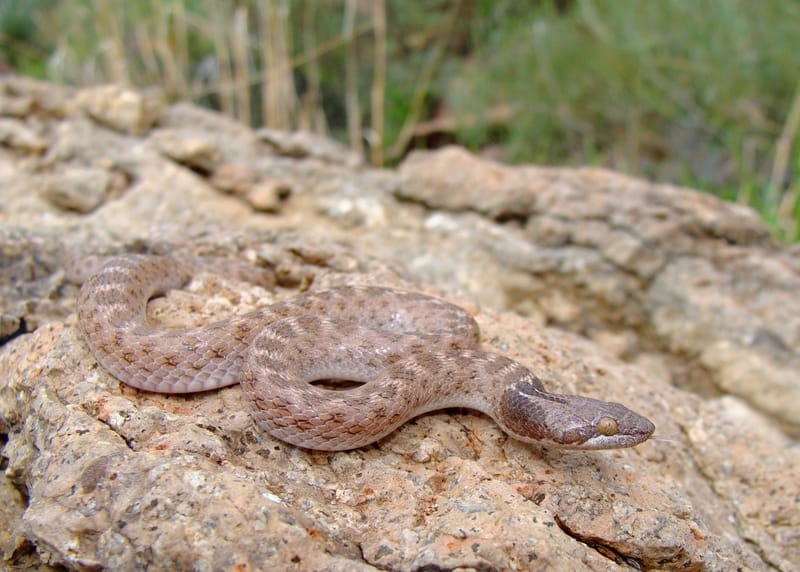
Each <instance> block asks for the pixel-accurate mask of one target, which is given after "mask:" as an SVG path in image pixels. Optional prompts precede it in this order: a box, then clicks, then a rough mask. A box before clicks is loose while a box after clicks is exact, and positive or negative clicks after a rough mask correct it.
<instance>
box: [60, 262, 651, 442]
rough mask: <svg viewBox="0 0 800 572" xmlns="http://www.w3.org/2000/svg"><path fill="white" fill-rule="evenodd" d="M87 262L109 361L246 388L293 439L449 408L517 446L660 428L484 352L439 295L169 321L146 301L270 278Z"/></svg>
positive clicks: (136, 371) (278, 433) (87, 298)
mask: <svg viewBox="0 0 800 572" xmlns="http://www.w3.org/2000/svg"><path fill="white" fill-rule="evenodd" d="M98 261H100V262H98ZM83 263H85V266H86V268H88V267H91V268H92V270H91V272H87V271H86V270H85V268H83V269H79V270H73V271H72V274H73V275H75V276H77V281H82V282H83V285H82V286H81V289H80V292H79V294H78V300H77V306H76V308H77V321H78V329H79V331H80V333H81V335H82V337H83V339H84V340H85V342H86V344H87V345H88V348H89V349H90V350H91V353H92V354H93V355H94V357H95V359H96V361H97V362H98V363H99V364H100V366H102V368H103V369H104V370H106V371H107V372H108V373H109V374H111V375H112V376H113V377H115V378H117V379H118V380H119V381H121V382H123V383H125V384H127V385H129V386H132V387H135V388H138V389H140V390H144V391H150V392H158V393H168V394H182V393H192V392H202V391H208V390H213V389H217V388H221V387H224V386H228V385H233V384H236V383H239V384H241V387H242V391H243V395H244V396H245V398H246V401H247V402H248V403H249V407H250V412H251V414H252V416H253V418H254V420H255V422H256V423H257V425H258V426H259V427H261V428H262V429H263V430H264V431H266V432H267V433H269V434H270V435H272V436H273V437H275V438H277V439H279V440H281V441H285V442H287V443H290V444H292V445H295V446H298V447H302V448H307V449H316V450H323V451H343V450H349V449H356V448H360V447H365V446H367V445H369V444H371V443H374V442H376V441H378V440H380V439H382V438H384V437H386V436H388V435H389V434H391V433H392V432H393V431H394V430H395V429H397V428H398V427H400V426H401V425H403V424H404V423H406V422H407V421H408V420H410V419H412V418H415V417H417V416H419V415H422V414H425V413H428V412H431V411H435V410H440V409H448V408H467V409H473V410H477V411H479V412H481V413H484V414H486V415H488V416H489V417H491V418H492V419H493V420H494V421H495V422H496V423H497V425H499V426H500V428H501V429H502V430H503V431H504V432H505V433H507V434H508V435H510V436H511V437H513V438H515V439H517V440H519V441H523V442H526V443H534V444H539V445H543V446H553V447H562V448H573V449H614V448H622V447H632V446H634V445H637V444H639V443H642V442H643V441H645V440H647V439H648V438H649V437H650V436H651V435H652V433H653V431H654V429H655V426H654V425H653V423H652V422H650V421H649V420H648V419H646V418H645V417H643V416H642V415H639V414H638V413H635V412H634V411H632V410H630V409H628V408H627V407H625V406H623V405H621V404H619V403H614V402H607V401H601V400H598V399H593V398H590V397H584V396H579V395H562V394H556V393H551V392H549V391H547V390H546V389H545V388H544V386H543V384H542V382H541V380H540V379H539V377H537V376H536V375H535V374H534V373H533V372H532V371H531V370H530V369H529V368H528V367H526V366H525V365H523V364H521V363H519V362H518V361H515V360H512V359H510V358H509V357H506V356H503V355H501V354H497V353H492V352H488V351H484V350H482V349H481V347H480V329H479V327H478V324H477V322H476V321H475V319H474V318H473V317H472V315H471V314H470V313H469V312H467V311H466V310H465V309H463V308H461V307H459V306H456V305H454V304H451V303H449V302H447V301H445V300H443V299H441V298H438V297H434V296H430V295H427V294H422V293H419V292H414V291H409V290H403V289H398V288H390V287H381V286H351V285H346V286H334V287H330V288H325V289H318V290H315V289H313V288H310V289H308V290H306V291H305V292H302V293H300V294H297V295H295V296H293V297H291V298H288V299H286V300H283V301H279V302H276V303H273V304H271V305H268V306H266V307H264V308H261V309H258V310H255V311H251V312H248V313H244V314H239V315H234V316H232V317H230V318H227V319H223V320H218V321H215V322H211V323H209V324H206V325H201V326H196V327H189V328H183V329H164V328H159V327H155V326H153V325H151V324H150V323H149V322H148V319H147V314H146V308H147V304H148V301H149V300H150V299H152V298H154V297H156V296H159V295H164V294H165V293H167V292H168V291H169V290H172V289H178V288H182V287H185V286H186V285H187V284H188V283H189V282H190V281H191V280H192V279H193V278H194V277H195V276H197V275H198V274H199V273H203V272H211V273H217V274H220V275H227V276H230V275H234V276H233V277H235V278H237V279H243V280H247V281H249V282H255V283H261V284H265V285H270V286H271V285H273V282H274V279H273V278H272V277H271V276H270V275H269V274H268V271H267V270H266V269H263V268H260V267H258V266H257V265H255V264H250V263H248V262H244V261H241V262H240V261H233V260H226V259H220V258H201V257H198V258H189V257H177V256H158V255H149V254H124V255H117V256H111V257H104V258H102V257H99V258H93V257H86V258H85V260H83V261H81V264H83ZM77 267H78V266H76V268H77ZM69 274H70V272H69V271H68V275H69ZM326 381H327V383H325V382H326ZM344 382H348V383H347V384H345V383H344ZM345 385H347V386H345Z"/></svg>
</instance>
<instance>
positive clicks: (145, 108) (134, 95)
mask: <svg viewBox="0 0 800 572" xmlns="http://www.w3.org/2000/svg"><path fill="white" fill-rule="evenodd" d="M77 105H78V107H80V108H81V109H82V110H83V111H84V112H86V113H87V114H88V115H89V116H90V117H91V118H92V119H94V120H96V121H98V122H99V123H101V124H102V125H105V126H107V127H110V128H112V129H115V130H117V131H120V132H122V133H127V134H130V135H142V134H144V133H146V132H147V131H148V130H149V129H150V127H152V126H153V125H155V123H156V122H157V121H158V120H159V118H160V117H161V112H162V110H163V107H164V98H163V96H162V95H161V94H159V93H156V92H151V93H147V94H145V93H140V92H137V91H134V90H132V89H127V88H123V87H120V86H116V85H102V86H98V87H93V88H88V89H84V90H82V91H81V92H80V93H79V94H78V97H77Z"/></svg>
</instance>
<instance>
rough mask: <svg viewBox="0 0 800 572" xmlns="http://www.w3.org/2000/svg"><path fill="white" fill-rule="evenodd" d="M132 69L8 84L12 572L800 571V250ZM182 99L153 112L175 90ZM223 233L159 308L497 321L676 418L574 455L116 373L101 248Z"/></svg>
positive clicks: (610, 192) (153, 247)
mask: <svg viewBox="0 0 800 572" xmlns="http://www.w3.org/2000/svg"><path fill="white" fill-rule="evenodd" d="M158 101H159V100H158V99H157V98H152V96H144V95H140V94H136V93H135V92H130V91H128V90H121V89H117V88H111V87H106V88H102V89H99V88H96V89H92V90H86V91H84V92H76V91H75V90H73V89H70V88H62V87H59V86H54V85H48V84H41V83H37V82H33V81H30V80H25V79H21V78H14V77H10V78H3V80H2V81H1V82H0V115H2V116H0V193H2V201H0V225H2V226H0V295H1V300H2V301H1V302H0V337H2V339H4V340H5V343H4V345H3V346H2V347H0V431H2V434H3V441H2V443H3V449H2V467H3V469H4V474H5V478H4V479H3V480H2V481H0V483H2V486H0V495H2V497H1V498H2V502H1V503H0V520H2V522H6V523H8V524H9V525H8V526H3V527H0V557H2V558H3V565H4V566H5V567H6V568H8V569H11V570H29V569H42V570H46V569H49V567H53V569H59V568H61V569H63V568H66V569H75V570H97V569H109V570H141V569H145V568H147V569H150V570H189V569H193V570H462V569H463V570H468V569H475V570H545V569H559V570H561V569H565V570H567V569H569V570H574V569H590V570H617V569H625V568H639V569H658V570H732V569H750V570H781V571H790V570H795V569H797V567H798V566H800V450H798V445H797V441H796V440H795V439H796V437H797V435H798V433H800V423H799V422H798V420H799V419H800V357H799V356H800V304H798V303H797V294H796V293H797V292H800V256H798V254H799V253H798V251H797V249H794V250H786V249H781V248H780V247H779V246H778V245H776V244H775V243H774V241H773V240H772V239H771V238H770V235H769V233H768V231H767V229H766V228H765V227H764V225H763V224H761V223H760V222H759V220H758V219H757V217H756V216H755V215H754V214H753V213H752V212H750V211H748V210H746V209H743V208H741V207H738V206H735V205H730V204H726V203H722V202H720V201H718V200H716V199H714V198H713V197H710V196H707V195H704V194H699V193H695V192H693V191H690V190H687V189H682V188H676V187H671V186H665V185H655V184H651V183H647V182H645V181H640V180H636V179H631V178H629V177H625V176H622V175H619V174H615V173H612V172H608V171H603V170H598V169H578V170H572V169H552V168H538V167H507V166H503V165H499V164H496V163H493V162H489V161H486V160H483V159H481V158H478V157H475V156H473V155H470V154H469V153H467V152H466V151H464V150H461V149H458V148H448V149H443V150H440V151H437V152H431V153H419V154H414V155H412V156H411V157H409V158H408V159H407V160H406V161H405V162H404V163H403V164H402V165H401V166H400V167H399V169H398V170H397V171H389V170H374V169H369V168H366V167H364V166H363V165H361V164H360V163H359V161H358V160H357V159H355V158H353V156H352V155H351V154H350V153H348V152H347V151H346V150H345V149H342V148H341V147H339V146H338V145H336V144H335V143H332V142H330V141H327V140H320V139H319V138H316V137H308V136H294V135H286V134H280V133H274V132H266V131H263V132H259V133H254V132H252V131H250V130H248V129H247V128H245V127H242V126H241V125H237V124H235V123H233V122H231V121H230V120H228V119H226V118H224V117H221V116H219V115H216V114H213V113H210V112H207V111H203V110H201V109H198V108H195V107H193V106H191V105H187V104H177V105H173V106H168V107H163V106H162V105H161V104H160V103H158ZM153 102H155V103H153ZM118 251H150V252H178V253H187V254H197V253H213V254H217V255H226V256H230V257H241V258H244V259H248V260H251V261H253V262H255V263H257V264H261V265H264V266H267V267H270V268H272V269H273V270H274V272H275V275H276V277H277V281H278V286H277V288H276V289H275V291H265V290H263V289H261V288H258V287H256V286H252V285H249V284H241V283H235V282H232V281H230V280H228V279H226V278H225V277H218V276H211V275H207V276H206V275H204V276H200V277H198V278H197V279H196V280H194V281H193V282H192V283H191V284H190V285H189V286H188V287H187V289H186V290H181V291H174V292H170V293H168V295H167V296H166V297H164V298H159V299H157V300H154V301H153V302H151V304H150V306H149V312H150V315H151V319H152V320H153V321H154V322H157V323H161V324H163V325H164V326H165V327H177V326H185V325H193V324H202V323H206V322H208V321H211V320H213V319H218V318H220V317H224V316H226V315H230V314H232V313H237V312H243V311H246V310H249V309H252V308H256V307H260V306H264V305H267V304H269V303H271V302H272V301H274V300H277V299H283V298H286V297H290V296H292V295H293V294H295V293H296V292H298V291H299V290H303V289H307V288H319V287H324V286H326V285H330V284H341V283H370V284H388V285H404V286H407V287H411V288H416V289H419V290H422V291H427V292H431V293H436V294H439V295H443V296H445V297H447V298H448V299H450V300H451V301H453V302H456V303H459V304H461V305H463V306H465V307H467V308H468V309H470V311H472V312H473V313H474V314H475V315H476V318H477V319H478V321H479V323H480V324H481V328H482V331H483V344H484V346H485V347H487V348H490V349H491V350H492V351H496V352H499V353H503V354H507V355H509V356H511V357H513V358H515V359H518V360H520V361H522V362H524V363H525V364H527V365H529V366H530V367H531V368H532V369H534V370H535V371H536V372H538V373H539V374H540V376H541V377H542V378H543V380H544V381H545V383H546V384H547V385H548V387H549V388H551V389H552V390H554V391H560V392H576V393H583V394H587V395H591V396H595V397H600V398H603V399H609V400H615V401H620V402H623V403H625V404H627V405H629V406H630V407H632V408H633V409H635V410H637V411H639V412H641V413H643V414H644V415H646V416H648V417H649V418H650V419H652V420H653V421H654V422H655V423H656V426H657V432H656V435H655V436H654V438H652V439H651V440H650V441H648V442H647V443H645V444H643V445H641V446H639V447H637V448H634V449H626V450H620V451H599V452H577V451H557V450H548V449H544V448H541V447H535V446H531V445H525V444H521V443H518V442H516V441H513V440H510V439H508V438H507V437H506V436H505V435H504V434H503V433H502V432H501V431H500V430H499V429H498V428H497V426H496V425H494V423H492V421H491V420H490V419H487V418H485V417H483V416H481V415H480V414H477V413H473V412H468V411H444V412H437V413H434V414H430V415H426V416H423V417H421V418H418V419H416V420H415V421H413V422H410V423H407V424H406V425H405V426H403V427H401V428H400V429H399V430H398V431H396V432H395V433H393V434H392V435H390V436H388V437H386V438H385V439H383V440H381V441H380V442H379V443H378V444H376V445H374V446H370V447H367V448H364V449H361V450H356V451H350V452H344V453H335V454H330V453H318V452H310V451H306V450H302V449H298V448H295V447H291V446H288V445H285V444H283V443H281V442H279V441H276V440H274V439H272V438H271V437H270V436H268V435H265V434H264V433H262V432H261V431H259V430H258V428H257V427H256V426H255V425H254V424H253V422H252V420H251V419H250V417H249V415H248V414H247V412H246V411H247V407H246V405H245V404H244V403H243V400H242V396H241V392H240V390H239V388H238V387H235V386H234V387H230V388H226V389H224V390H221V391H217V392H211V393H207V394H199V395H191V396H165V395H156V394H150V393H143V392H139V391H136V390H133V389H130V388H127V387H124V386H121V384H120V383H119V382H117V381H116V380H115V379H113V378H111V377H110V376H109V375H107V374H106V373H105V372H104V371H102V370H101V369H100V368H98V366H97V363H96V362H95V360H94V359H93V357H92V356H91V355H90V354H89V353H88V351H87V349H86V346H85V345H84V343H83V342H82V340H81V339H80V337H79V336H78V334H77V330H76V327H75V318H74V313H73V310H74V303H75V298H76V294H77V288H76V287H75V286H73V285H70V284H67V283H66V282H65V280H64V272H63V266H64V262H65V260H66V259H67V257H69V256H74V255H76V253H86V252H91V253H97V252H102V253H108V252H118Z"/></svg>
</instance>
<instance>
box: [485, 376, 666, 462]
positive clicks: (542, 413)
mask: <svg viewBox="0 0 800 572" xmlns="http://www.w3.org/2000/svg"><path fill="white" fill-rule="evenodd" d="M537 381H538V380H537ZM500 410H501V417H502V419H498V422H499V423H500V424H501V425H502V426H503V427H504V429H505V430H506V431H507V432H508V433H509V434H510V435H512V436H513V437H515V438H517V439H519V440H521V441H525V442H528V443H536V444H540V445H552V446H554V447H561V448H565V449H620V448H623V447H633V446H634V445H638V444H639V443H642V442H643V441H646V440H647V439H648V438H649V437H650V436H651V435H652V434H653V431H654V430H655V425H653V423H652V422H650V420H648V419H647V418H645V417H643V416H641V415H639V414H638V413H635V412H633V411H631V410H630V409H628V408H627V407H625V406H624V405H621V404H619V403H612V402H608V401H600V400H598V399H592V398H590V397H582V396H577V395H556V394H552V393H548V392H546V391H543V390H542V389H541V388H540V386H539V385H538V383H530V382H527V381H521V382H518V383H515V384H513V385H511V386H509V387H508V388H507V389H506V391H505V392H504V395H503V399H502V403H501V407H500Z"/></svg>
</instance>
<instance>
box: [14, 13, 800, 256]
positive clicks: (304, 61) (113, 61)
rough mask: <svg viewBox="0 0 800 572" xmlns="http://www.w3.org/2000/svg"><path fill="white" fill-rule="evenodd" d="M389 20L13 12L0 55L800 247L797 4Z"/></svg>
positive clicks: (51, 71) (47, 73) (377, 158)
mask: <svg viewBox="0 0 800 572" xmlns="http://www.w3.org/2000/svg"><path fill="white" fill-rule="evenodd" d="M381 5H382V3H381V1H380V0H373V1H372V2H367V3H359V4H347V3H346V2H344V1H343V0H328V1H325V2H322V1H319V0H296V1H294V2H289V1H288V0H273V1H271V2H267V1H265V0H260V1H259V0H251V1H250V2H232V1H230V0H163V1H158V0H150V1H143V2H110V1H105V0H62V1H60V2H59V1H56V0H7V1H6V2H0V54H2V55H3V56H4V58H5V60H6V61H7V62H8V64H10V65H11V66H12V67H13V68H14V69H16V70H17V71H19V72H21V73H25V74H29V75H34V76H38V77H47V78H50V79H54V80H56V81H63V82H67V83H73V84H87V83H97V82H101V81H121V82H126V83H129V84H132V85H137V86H142V87H144V86H153V85H157V86H160V87H161V88H162V89H164V90H165V92H166V93H167V94H168V95H169V96H170V97H171V98H173V99H188V100H192V101H195V102H198V103H201V104H204V105H210V106H212V107H215V108H218V109H221V110H222V111H223V112H225V113H229V114H231V115H234V116H236V117H239V118H240V119H242V120H243V121H247V122H250V123H252V124H254V125H260V124H269V125H275V126H283V127H286V126H294V127H298V126H299V127H303V128H310V129H313V130H315V131H317V132H320V133H324V134H328V135H330V136H333V137H335V138H338V139H340V140H343V141H346V142H349V143H350V144H351V145H352V146H353V147H354V148H360V147H361V146H362V145H363V144H365V143H366V150H365V152H366V153H369V152H370V146H371V147H372V148H373V152H372V153H371V157H372V160H373V162H375V163H378V164H380V163H388V164H392V163H394V162H397V161H398V160H400V159H402V156H403V154H404V152H405V151H407V150H408V149H409V148H411V147H419V146H421V147H426V146H435V145H437V144H440V143H441V142H443V141H455V142H457V143H460V144H462V145H465V146H468V147H470V148H472V149H475V150H480V149H482V148H485V147H487V146H492V147H494V148H499V149H500V151H501V155H502V157H503V159H504V160H505V161H508V162H513V163H524V162H536V163H543V164H558V165H585V164H592V165H604V166H609V167H612V168H615V169H619V170H621V171H625V172H628V173H631V174H634V175H638V176H643V177H647V178H650V179H654V180H658V181H669V182H673V183H678V184H684V185H687V186H691V187H695V188H699V189H703V190H706V191H708V192H713V193H715V194H717V195H719V196H721V197H724V198H726V199H728V200H733V201H737V202H740V203H743V204H747V205H749V206H751V207H753V208H755V209H756V210H758V212H760V213H761V215H762V217H763V218H764V220H765V221H766V222H767V223H768V224H769V225H770V226H771V227H772V228H773V229H774V231H775V234H776V235H777V236H779V237H780V238H781V239H783V240H785V241H787V242H796V241H798V240H800V224H799V223H800V199H799V198H798V197H799V196H800V183H799V182H798V180H800V153H798V149H799V148H800V144H798V141H797V138H798V130H799V129H800V126H799V124H800V73H798V72H800V33H798V32H797V30H798V22H800V2H799V1H798V0H762V1H759V2H753V1H752V0H693V1H687V0H650V1H646V0H572V1H569V0H561V1H558V2H556V1H555V0H553V1H538V2H519V1H518V0H420V1H418V2H406V1H405V0H387V1H386V4H385V6H386V20H387V30H386V33H385V34H383V33H381V32H380V29H379V28H376V27H375V23H376V21H377V20H376V19H375V14H376V12H375V10H376V7H379V6H381ZM348 6H350V7H352V6H356V7H357V8H358V9H356V10H353V11H350V12H348V10H347V7H348ZM237 7H238V8H239V12H238V20H237V19H236V18H235V17H234V12H235V9H236V8H237ZM234 21H238V22H239V24H240V25H239V27H238V28H237V27H236V26H234ZM348 26H349V27H350V28H351V29H352V30H353V32H352V34H351V35H347V34H345V33H344V32H343V30H344V29H347V28H348ZM279 31H282V32H280V33H278V32H279ZM381 49H385V51H386V54H387V57H386V62H387V66H386V76H385V78H382V77H381V76H380V74H376V70H379V69H380V67H379V66H378V67H376V65H378V64H379V61H378V60H377V59H376V57H377V55H379V54H380V53H381ZM209 62H210V63H213V64H214V65H213V66H211V68H208V64H209ZM203 65H206V67H205V68H204V67H203ZM209 69H211V72H210V73H207V72H208V70H209ZM203 70H205V72H203ZM201 72H203V73H201ZM204 74H205V75H204ZM266 78H268V79H269V81H268V82H265V79H266ZM376 97H377V100H376V99H375V98H376ZM376 101H383V102H384V105H383V107H381V106H379V105H376ZM420 124H423V127H420ZM430 133H433V135H431V134H430ZM375 149H379V150H380V151H381V152H380V153H376V152H375Z"/></svg>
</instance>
